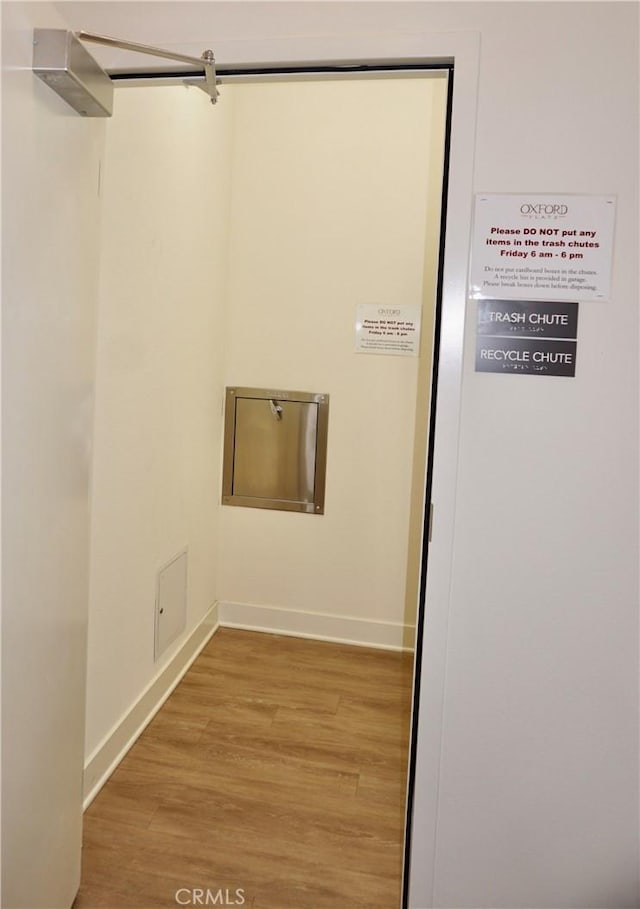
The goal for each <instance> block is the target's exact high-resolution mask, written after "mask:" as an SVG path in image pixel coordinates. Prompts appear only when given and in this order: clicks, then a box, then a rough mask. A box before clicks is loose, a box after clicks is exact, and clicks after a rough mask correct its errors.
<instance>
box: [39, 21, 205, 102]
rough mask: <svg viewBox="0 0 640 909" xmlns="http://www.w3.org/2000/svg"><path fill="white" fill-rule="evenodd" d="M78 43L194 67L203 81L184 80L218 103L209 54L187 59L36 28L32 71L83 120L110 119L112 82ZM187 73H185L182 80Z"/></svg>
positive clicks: (79, 34)
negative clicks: (200, 72)
mask: <svg viewBox="0 0 640 909" xmlns="http://www.w3.org/2000/svg"><path fill="white" fill-rule="evenodd" d="M82 41H88V42H93V43H94V44H103V45H105V46H107V47H115V48H118V49H120V50H128V51H133V52H134V53H138V54H147V55H149V56H151V57H163V58H165V59H167V60H175V61H177V62H180V63H188V64H190V65H192V66H197V67H198V68H199V69H200V70H203V71H204V82H202V81H197V82H196V81H195V80H194V79H190V78H185V80H184V81H185V82H186V83H187V84H188V85H197V86H198V88H201V89H202V90H203V91H205V92H206V93H207V94H208V95H209V97H210V99H211V103H212V104H215V103H216V102H217V100H218V88H217V84H216V83H217V80H216V70H215V59H214V56H213V51H211V50H206V51H204V53H203V54H202V57H200V58H198V57H190V56H187V55H186V54H177V53H174V52H173V51H166V50H162V49H161V48H159V47H151V46H150V45H147V44H136V43H134V42H133V41H121V40H120V39H118V38H108V37H106V36H105V35H94V34H92V33H90V32H83V31H80V32H76V33H75V34H74V33H73V32H69V31H65V30H64V29H46V28H37V29H35V30H34V35H33V71H34V73H35V74H36V75H37V76H39V78H40V79H42V80H43V82H45V83H46V84H47V85H49V87H50V88H52V89H53V90H54V91H55V92H57V94H59V95H60V97H62V98H63V99H64V100H65V101H66V102H67V104H69V105H70V106H71V107H72V108H73V109H74V110H76V111H78V113H80V114H82V116H84V117H110V116H111V114H112V112H113V83H112V81H111V78H110V76H109V74H108V73H107V72H105V70H103V69H102V67H101V66H100V65H99V64H98V63H97V62H96V60H95V59H94V58H93V57H92V56H91V54H90V53H89V52H88V51H87V49H86V48H85V47H84V46H83V45H82V44H81V42H82ZM189 75H190V74H189V73H185V77H188V76H189Z"/></svg>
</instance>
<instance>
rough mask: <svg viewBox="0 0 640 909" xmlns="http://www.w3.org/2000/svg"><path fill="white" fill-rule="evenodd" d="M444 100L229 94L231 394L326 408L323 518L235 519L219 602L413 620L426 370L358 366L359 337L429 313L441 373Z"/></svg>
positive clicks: (440, 91)
mask: <svg viewBox="0 0 640 909" xmlns="http://www.w3.org/2000/svg"><path fill="white" fill-rule="evenodd" d="M445 94H446V80H445V79H444V78H440V79H431V78H429V79H404V78H403V79H387V80H366V81H365V80H351V81H340V82H336V81H326V82H307V83H297V84H291V83H289V84H262V85H254V86H237V87H234V103H235V144H234V184H233V204H232V224H231V228H232V232H231V249H230V283H229V301H228V310H229V327H228V335H227V367H226V380H227V384H230V385H234V384H237V385H248V386H260V387H266V388H270V387H278V388H290V389H297V390H302V391H315V392H326V393H328V394H329V395H330V399H331V400H330V417H329V442H328V464H327V492H326V505H325V514H324V515H323V516H321V517H319V516H309V515H301V514H295V513H287V512H277V511H263V510H258V509H248V508H235V507H223V509H222V515H221V522H222V523H221V528H222V533H221V547H222V548H221V569H220V581H219V588H218V589H219V598H220V599H221V600H222V601H232V602H240V603H245V604H253V605H266V606H275V607H279V608H283V609H286V610H293V611H299V612H302V613H326V614H330V615H333V616H337V617H343V616H350V617H353V618H355V619H358V620H363V621H368V620H374V621H378V622H387V623H391V624H392V625H393V626H395V627H397V628H398V629H400V628H401V627H402V625H403V623H404V621H405V583H406V573H407V546H408V535H409V507H410V492H411V480H412V465H413V443H414V421H415V410H416V380H417V375H418V360H417V359H416V358H405V357H395V356H388V355H368V354H367V355H365V354H356V353H355V350H354V322H355V312H356V305H357V304H359V303H379V304H382V305H384V306H397V305H420V304H421V303H422V302H423V299H424V301H425V310H426V318H425V323H426V325H425V332H424V337H423V351H424V354H425V358H426V360H427V361H429V360H430V346H431V340H432V339H431V331H432V323H431V319H430V311H431V310H432V307H433V289H432V284H430V287H429V292H428V293H427V294H425V282H424V262H425V227H426V222H427V220H429V219H433V218H434V214H435V219H436V224H437V217H438V203H439V195H440V189H441V188H440V186H439V185H435V183H437V181H435V183H430V181H429V177H430V168H431V167H432V166H433V167H435V169H436V170H437V169H438V165H439V162H440V157H441V153H442V147H443V141H444V140H443V117H442V99H443V98H444V96H445ZM434 98H435V99H439V101H440V103H439V105H437V110H438V111H439V112H440V117H439V118H437V120H438V122H437V123H434V122H433V121H432V114H433V105H434ZM435 119H436V118H434V120H435ZM430 193H431V195H430ZM425 211H427V214H425ZM430 253H431V254H432V250H430ZM426 371H427V372H428V369H427V370H426ZM414 616H415V600H414V603H413V609H412V614H411V615H410V616H409V622H410V623H411V624H412V623H413V621H414ZM284 622H285V626H284V627H286V617H284ZM338 628H339V626H338V625H336V634H338V635H339V630H338ZM400 640H401V639H400V638H398V643H400Z"/></svg>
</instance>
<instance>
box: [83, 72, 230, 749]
mask: <svg viewBox="0 0 640 909" xmlns="http://www.w3.org/2000/svg"><path fill="white" fill-rule="evenodd" d="M231 123H232V105H231V102H230V99H228V98H226V99H225V101H224V103H222V102H221V103H220V104H218V105H217V107H215V108H214V107H212V105H211V103H210V101H209V99H208V97H207V96H206V95H205V93H204V92H202V91H200V90H198V89H196V88H186V87H184V86H177V87H173V88H171V87H169V88H167V87H165V88H162V89H155V90H152V89H148V88H120V89H118V90H117V91H116V99H115V106H114V116H113V118H112V119H111V120H110V121H109V123H108V125H107V131H106V135H107V138H106V156H105V167H104V173H103V198H104V213H103V218H104V220H103V241H102V252H101V265H100V309H99V332H98V352H97V376H96V414H95V441H94V446H95V450H94V462H93V484H92V515H91V600H90V618H89V651H88V680H87V735H86V755H87V761H90V760H91V757H92V756H93V754H94V752H95V751H96V749H99V748H100V746H101V745H102V743H103V741H104V740H105V737H107V736H108V735H109V734H110V733H111V732H112V731H113V729H114V727H115V726H116V725H117V724H118V723H119V722H120V721H121V720H122V719H123V717H124V716H125V715H126V714H127V713H128V711H129V710H130V709H131V708H132V707H133V705H134V703H135V702H136V701H137V699H138V698H139V697H140V696H141V695H142V693H143V692H144V690H145V689H146V687H147V686H148V685H149V684H151V683H152V681H153V680H154V679H155V678H156V676H158V675H159V674H160V673H161V672H162V670H163V668H164V667H165V666H166V665H167V664H168V663H169V661H170V660H171V658H172V657H173V656H174V654H175V653H176V651H177V650H178V649H179V648H180V647H181V645H182V644H183V643H184V641H185V639H186V638H187V637H188V635H189V634H190V633H191V632H192V631H193V630H194V628H195V627H196V625H197V624H198V623H199V622H200V621H201V619H202V618H203V616H204V614H205V612H206V611H207V610H208V609H209V607H211V606H212V605H213V603H214V601H215V599H216V577H217V570H218V558H217V549H218V546H217V534H218V513H219V498H220V490H219V483H218V477H219V475H220V439H221V419H222V415H221V414H222V387H223V373H222V370H223V348H224V331H225V325H224V300H225V293H226V276H227V248H228V221H229V198H230V195H229V194H230V161H231V158H230V150H231ZM185 546H187V547H188V565H189V572H188V603H187V622H186V629H185V631H184V633H183V634H182V635H180V637H179V638H177V640H176V641H175V643H174V644H172V645H171V646H170V647H169V648H168V650H167V651H166V652H165V653H164V654H163V655H162V656H161V657H160V658H159V659H158V660H157V662H154V615H155V595H156V577H157V573H158V571H159V570H160V569H161V568H163V567H164V565H165V564H166V563H167V562H168V561H169V560H171V559H172V558H173V557H174V556H175V555H176V554H177V553H178V552H180V551H181V550H182V549H184V547H185Z"/></svg>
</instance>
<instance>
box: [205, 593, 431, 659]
mask: <svg viewBox="0 0 640 909" xmlns="http://www.w3.org/2000/svg"><path fill="white" fill-rule="evenodd" d="M218 618H219V622H220V625H221V626H222V627H224V628H243V629H245V630H247V631H264V632H269V633H270V634H284V635H289V636H292V637H297V638H313V639H314V640H319V641H333V642H334V643H338V644H354V645H356V646H358V647H379V648H381V649H385V650H409V651H410V650H413V641H414V638H415V627H414V626H412V625H403V624H401V623H399V622H380V621H375V620H373V619H360V618H357V617H355V616H340V615H330V614H326V613H317V612H302V611H299V610H294V609H283V608H281V607H279V606H259V605H255V604H252V603H230V602H224V601H223V602H220V603H218Z"/></svg>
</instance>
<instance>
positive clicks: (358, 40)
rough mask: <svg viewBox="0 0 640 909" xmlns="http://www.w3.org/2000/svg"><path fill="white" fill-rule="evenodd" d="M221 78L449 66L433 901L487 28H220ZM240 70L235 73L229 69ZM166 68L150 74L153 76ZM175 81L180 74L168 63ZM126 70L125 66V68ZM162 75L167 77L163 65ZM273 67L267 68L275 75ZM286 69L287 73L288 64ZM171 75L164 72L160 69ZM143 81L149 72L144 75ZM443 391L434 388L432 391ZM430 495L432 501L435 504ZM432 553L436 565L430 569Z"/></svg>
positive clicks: (429, 662)
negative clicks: (312, 31)
mask: <svg viewBox="0 0 640 909" xmlns="http://www.w3.org/2000/svg"><path fill="white" fill-rule="evenodd" d="M215 48H216V50H215V54H216V66H217V68H218V69H219V72H220V76H221V79H220V81H221V82H224V81H225V80H224V73H225V72H226V73H228V74H229V75H230V81H238V79H239V76H240V73H241V72H243V71H246V73H247V77H248V78H249V79H250V80H251V81H254V80H255V79H256V74H257V73H258V72H260V73H261V76H262V77H263V78H264V77H265V76H266V72H267V71H268V70H270V69H272V70H276V71H280V73H282V70H287V69H292V70H296V71H297V75H296V76H293V75H290V76H289V78H301V76H300V72H301V71H307V72H308V73H309V75H308V78H311V79H313V78H317V75H315V74H314V73H312V72H309V71H310V70H313V69H316V70H317V69H321V68H323V67H327V68H336V67H337V68H339V69H342V68H343V69H344V74H345V76H347V75H348V73H349V70H352V71H353V68H354V67H357V66H364V67H375V68H376V69H384V67H385V66H390V67H392V66H394V65H395V66H398V65H400V66H416V67H420V68H425V69H426V68H433V67H437V66H438V65H443V67H447V68H450V69H451V70H452V71H451V72H450V73H449V80H450V81H449V97H448V130H447V136H446V142H447V149H446V150H445V153H446V155H447V156H448V160H447V166H446V169H445V180H444V187H443V189H444V191H443V198H442V203H443V216H442V218H441V237H440V257H439V258H440V261H439V264H438V288H437V300H436V336H435V338H434V346H433V364H434V371H433V373H432V383H431V386H432V387H431V399H432V400H431V405H430V406H431V419H430V422H429V430H428V433H429V438H428V456H427V459H426V464H425V474H424V484H423V488H424V489H425V490H426V496H425V503H424V504H425V512H426V514H427V515H428V516H429V517H428V519H427V520H426V521H423V528H424V527H425V526H428V531H429V532H428V533H427V534H425V533H424V529H423V535H422V540H421V561H422V577H421V584H420V598H419V603H418V620H417V629H416V631H417V634H416V659H415V664H414V665H415V669H414V672H415V674H414V691H413V704H412V717H413V722H412V729H411V747H410V758H409V784H408V789H407V811H406V818H407V827H406V831H405V833H406V837H405V853H404V868H403V897H402V909H430V907H432V906H433V898H434V889H435V876H436V852H437V826H438V797H439V779H440V756H441V752H442V738H443V731H444V694H445V685H446V669H447V643H448V625H449V603H450V590H451V585H452V580H453V550H454V534H455V510H456V492H457V488H456V487H457V474H458V449H459V439H460V413H461V398H462V379H463V370H464V341H465V315H466V306H467V271H468V262H469V248H470V236H471V222H472V207H473V204H472V203H473V172H474V155H475V130H476V115H477V95H478V74H479V62H480V34H479V33H478V32H433V33H416V34H393V33H391V34H386V35H384V36H382V35H358V34H351V35H323V36H297V37H295V38H291V37H271V38H268V39H265V38H256V39H248V40H240V41H238V40H233V41H231V40H228V41H225V40H224V39H223V40H220V41H218V42H216V45H215ZM231 73H233V75H231ZM159 76H160V74H155V76H152V75H151V74H150V75H149V78H148V81H149V84H153V83H157V81H159ZM166 76H167V77H168V79H167V81H174V80H175V79H176V78H178V79H179V78H180V77H177V75H176V74H172V75H170V74H166ZM120 78H121V79H126V78H127V77H126V76H124V75H122V76H121V77H120ZM160 78H162V77H161V76H160ZM267 78H268V77H267ZM285 78H286V76H285ZM163 81H164V80H163ZM136 82H137V84H145V77H144V76H142V78H139V79H136ZM434 392H435V394H434ZM431 506H432V509H433V510H432V511H431ZM427 562H428V569H427Z"/></svg>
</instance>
